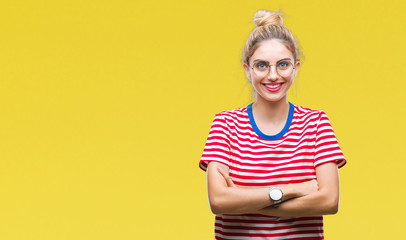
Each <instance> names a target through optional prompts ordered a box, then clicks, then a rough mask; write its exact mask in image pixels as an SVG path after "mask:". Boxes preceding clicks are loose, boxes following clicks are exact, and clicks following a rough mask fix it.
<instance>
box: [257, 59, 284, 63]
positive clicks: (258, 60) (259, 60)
mask: <svg viewBox="0 0 406 240" xmlns="http://www.w3.org/2000/svg"><path fill="white" fill-rule="evenodd" d="M282 60H292V59H290V58H283V59H279V60H278V61H276V62H280V61H282ZM261 61H262V62H266V63H269V62H268V61H265V60H262V59H255V60H254V61H253V63H254V62H261Z"/></svg>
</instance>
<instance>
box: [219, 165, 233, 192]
mask: <svg viewBox="0 0 406 240" xmlns="http://www.w3.org/2000/svg"><path fill="white" fill-rule="evenodd" d="M217 171H218V172H219V173H220V174H221V176H223V177H224V179H225V180H226V182H227V187H235V185H234V183H233V180H231V177H230V176H229V175H228V173H226V172H225V171H224V170H223V169H221V168H219V167H218V168H217Z"/></svg>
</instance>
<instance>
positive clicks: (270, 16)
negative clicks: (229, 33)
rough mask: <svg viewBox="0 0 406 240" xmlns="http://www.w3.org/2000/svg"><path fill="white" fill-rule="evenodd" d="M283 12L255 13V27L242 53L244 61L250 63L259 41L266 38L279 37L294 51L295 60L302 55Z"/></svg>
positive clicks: (266, 11) (261, 11) (260, 11)
mask: <svg viewBox="0 0 406 240" xmlns="http://www.w3.org/2000/svg"><path fill="white" fill-rule="evenodd" d="M282 15H283V14H282V13H281V12H280V11H279V10H278V11H277V12H271V11H268V10H264V9H261V10H258V11H257V12H256V13H255V15H254V20H253V21H254V23H255V26H256V28H254V29H253V30H252V32H251V34H250V36H249V37H248V39H247V42H246V43H245V47H244V50H243V53H242V62H243V63H246V64H247V65H249V59H250V57H251V56H252V55H253V54H254V52H255V50H257V48H258V46H259V43H260V42H262V41H264V40H270V39H278V40H280V41H281V42H282V43H283V44H284V45H285V46H286V48H287V49H288V50H289V51H290V52H292V54H293V58H294V61H295V62H296V61H298V60H299V57H301V56H302V54H301V52H300V50H299V47H298V43H297V41H296V40H295V38H294V37H293V35H292V33H291V32H290V31H289V30H288V28H287V27H285V25H283V19H282Z"/></svg>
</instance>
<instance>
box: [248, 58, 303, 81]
mask: <svg viewBox="0 0 406 240" xmlns="http://www.w3.org/2000/svg"><path fill="white" fill-rule="evenodd" d="M282 60H285V61H286V60H288V61H289V62H290V63H291V64H292V66H293V68H292V72H291V73H290V74H289V75H292V73H293V70H295V69H296V68H295V63H296V62H297V61H296V60H294V63H292V59H290V58H282V59H279V60H278V61H277V62H276V64H269V62H268V61H265V60H262V59H255V61H254V62H253V63H252V64H254V63H255V62H259V61H263V62H266V63H267V64H268V67H267V68H268V73H267V74H265V76H263V77H266V76H268V75H269V74H270V73H271V67H272V66H275V72H276V73H277V74H278V75H279V76H280V77H283V76H282V75H280V74H279V72H278V68H277V67H276V65H277V64H278V63H279V62H280V61H282ZM247 65H248V67H249V68H251V69H252V70H253V71H254V74H255V75H256V76H257V77H260V76H258V74H256V72H255V69H254V67H251V66H250V64H249V61H248V64H247Z"/></svg>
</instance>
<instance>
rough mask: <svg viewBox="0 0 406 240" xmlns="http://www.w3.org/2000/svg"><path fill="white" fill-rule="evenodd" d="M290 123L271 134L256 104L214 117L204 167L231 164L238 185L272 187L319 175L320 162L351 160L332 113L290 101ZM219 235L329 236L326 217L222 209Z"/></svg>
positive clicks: (340, 164) (235, 236) (216, 228)
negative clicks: (254, 108)
mask: <svg viewBox="0 0 406 240" xmlns="http://www.w3.org/2000/svg"><path fill="white" fill-rule="evenodd" d="M289 106H290V107H289V115H288V119H287V121H286V124H285V127H284V128H283V129H282V131H281V132H280V133H278V134H276V135H266V134H264V133H262V132H261V131H260V129H259V128H258V127H257V125H256V124H255V119H254V117H253V114H252V103H251V104H250V105H248V106H246V107H242V108H239V109H235V110H230V111H224V112H221V113H218V114H216V116H215V117H214V120H213V123H212V126H211V129H210V132H209V136H208V138H207V141H206V145H205V147H204V150H203V154H202V157H201V160H200V162H199V166H200V168H201V169H203V170H205V171H206V169H207V164H208V162H209V161H216V162H220V163H223V164H225V165H227V166H228V167H229V168H230V177H231V179H232V180H233V181H234V184H235V185H237V186H242V187H266V186H267V187H269V186H274V185H281V184H289V183H299V182H304V181H308V180H310V179H316V174H315V167H316V166H318V165H320V164H323V163H326V162H331V161H335V162H336V163H337V165H338V167H342V166H344V165H345V164H346V160H345V158H344V155H343V153H342V151H341V149H340V146H339V145H338V142H337V139H336V136H335V134H334V131H333V129H332V127H331V124H330V122H329V119H328V118H327V115H326V114H325V113H324V112H323V111H320V110H312V109H309V108H304V107H300V106H296V105H293V104H292V103H289ZM215 237H216V239H290V240H292V239H324V233H323V217H322V216H314V217H299V218H282V217H270V216H266V215H260V214H242V215H228V214H218V215H216V218H215Z"/></svg>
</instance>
